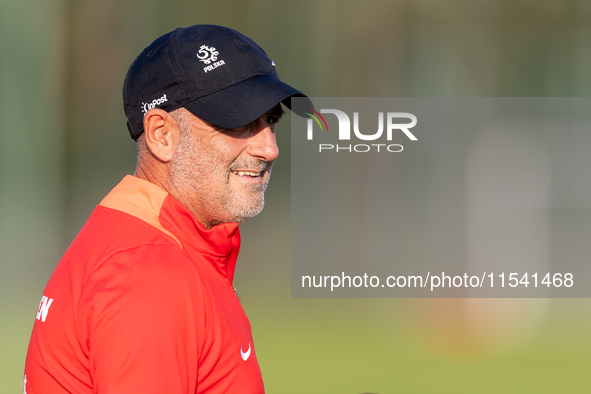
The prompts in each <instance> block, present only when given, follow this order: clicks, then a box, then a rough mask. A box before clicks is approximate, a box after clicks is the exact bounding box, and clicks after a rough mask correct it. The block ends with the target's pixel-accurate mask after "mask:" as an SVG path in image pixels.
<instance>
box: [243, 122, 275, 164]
mask: <svg viewBox="0 0 591 394" xmlns="http://www.w3.org/2000/svg"><path fill="white" fill-rule="evenodd" d="M254 127H256V129H255V130H256V131H255V133H256V134H255V135H253V136H252V137H251V138H252V140H251V143H250V144H249V150H248V153H249V154H250V155H251V156H254V157H259V158H261V159H262V160H264V161H269V162H271V161H273V160H275V159H277V156H279V147H278V146H277V139H276V138H275V131H274V130H273V128H272V127H271V126H270V125H269V123H267V121H266V119H265V118H260V119H258V120H257V121H256V122H255V124H254Z"/></svg>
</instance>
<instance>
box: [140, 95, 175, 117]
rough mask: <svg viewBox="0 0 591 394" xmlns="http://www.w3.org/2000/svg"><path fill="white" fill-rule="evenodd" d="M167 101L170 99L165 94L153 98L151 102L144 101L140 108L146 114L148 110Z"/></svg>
mask: <svg viewBox="0 0 591 394" xmlns="http://www.w3.org/2000/svg"><path fill="white" fill-rule="evenodd" d="M166 101H168V99H167V98H166V94H165V95H163V96H162V97H160V98H159V99H154V100H152V102H151V103H144V102H142V105H141V106H140V108H141V109H142V113H143V114H144V115H145V114H146V112H148V111H149V110H151V109H154V108H156V106H157V105H160V104H162V103H164V102H166Z"/></svg>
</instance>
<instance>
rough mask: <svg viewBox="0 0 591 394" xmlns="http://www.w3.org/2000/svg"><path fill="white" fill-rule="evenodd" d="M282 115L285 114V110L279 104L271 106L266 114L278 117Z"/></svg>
mask: <svg viewBox="0 0 591 394" xmlns="http://www.w3.org/2000/svg"><path fill="white" fill-rule="evenodd" d="M283 115H285V110H284V109H283V108H282V107H281V106H280V105H276V106H275V107H273V108H271V110H270V111H269V112H268V113H267V116H276V117H278V118H281V117H282V116H283Z"/></svg>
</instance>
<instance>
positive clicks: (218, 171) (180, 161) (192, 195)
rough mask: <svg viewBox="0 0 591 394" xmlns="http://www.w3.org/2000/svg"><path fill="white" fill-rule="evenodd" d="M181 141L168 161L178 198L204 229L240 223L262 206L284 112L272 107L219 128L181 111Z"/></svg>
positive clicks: (178, 118) (275, 154)
mask: <svg viewBox="0 0 591 394" xmlns="http://www.w3.org/2000/svg"><path fill="white" fill-rule="evenodd" d="M180 111H183V113H184V115H182V116H180V117H179V116H176V115H175V116H174V117H175V119H177V121H179V120H180V122H179V126H180V128H181V141H180V143H179V146H178V149H177V151H176V153H175V155H174V157H173V159H172V161H171V167H170V169H171V171H170V172H171V182H172V185H173V187H174V189H176V190H177V191H178V192H179V196H175V197H177V198H178V199H179V200H180V201H181V203H183V204H184V205H185V206H187V208H189V210H191V212H192V213H193V214H194V215H195V217H196V218H197V220H199V221H200V222H201V223H202V224H203V225H204V226H205V227H207V228H210V227H211V226H215V225H216V224H219V223H225V222H239V223H241V222H244V221H245V220H247V219H249V218H251V217H253V216H255V215H257V214H258V213H260V212H261V210H262V209H263V206H264V203H265V197H264V192H265V189H266V187H267V183H268V182H269V178H270V176H271V168H272V167H273V163H274V162H275V159H276V158H277V155H278V154H279V149H278V148H277V141H276V139H275V123H276V122H277V121H278V120H279V119H280V118H281V116H282V114H283V112H282V110H281V107H280V105H277V106H275V107H273V108H272V109H271V110H269V111H268V112H267V113H266V114H265V115H263V116H262V117H260V118H259V119H257V120H256V121H255V122H253V123H251V124H249V125H247V126H244V127H242V128H240V129H222V128H218V127H216V126H212V125H210V124H209V123H206V122H204V121H203V120H201V119H199V118H198V117H196V116H194V115H192V114H191V113H190V112H189V111H186V110H185V109H181V110H180Z"/></svg>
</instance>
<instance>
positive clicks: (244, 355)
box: [240, 343, 250, 361]
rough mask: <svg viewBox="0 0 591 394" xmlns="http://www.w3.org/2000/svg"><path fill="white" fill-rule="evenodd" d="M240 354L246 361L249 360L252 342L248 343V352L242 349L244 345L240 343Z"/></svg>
mask: <svg viewBox="0 0 591 394" xmlns="http://www.w3.org/2000/svg"><path fill="white" fill-rule="evenodd" d="M240 356H241V357H242V359H243V360H244V361H246V360H248V357H250V343H249V344H248V350H247V351H246V353H245V352H243V351H242V345H240Z"/></svg>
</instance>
